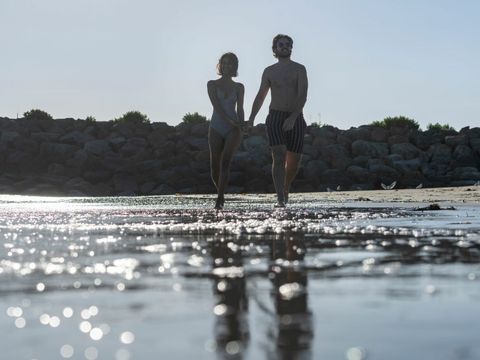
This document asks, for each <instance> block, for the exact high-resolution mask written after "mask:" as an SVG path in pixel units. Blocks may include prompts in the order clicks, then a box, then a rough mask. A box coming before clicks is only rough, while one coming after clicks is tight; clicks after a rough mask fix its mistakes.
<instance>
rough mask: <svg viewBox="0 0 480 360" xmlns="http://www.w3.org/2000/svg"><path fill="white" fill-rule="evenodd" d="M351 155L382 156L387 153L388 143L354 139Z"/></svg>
mask: <svg viewBox="0 0 480 360" xmlns="http://www.w3.org/2000/svg"><path fill="white" fill-rule="evenodd" d="M352 154H353V156H360V155H363V156H368V157H376V158H379V157H383V156H386V155H388V145H387V144H386V143H376V142H371V141H364V140H356V141H354V142H353V143H352Z"/></svg>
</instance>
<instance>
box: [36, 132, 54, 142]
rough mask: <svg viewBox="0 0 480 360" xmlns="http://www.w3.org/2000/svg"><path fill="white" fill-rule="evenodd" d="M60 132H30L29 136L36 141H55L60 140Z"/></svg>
mask: <svg viewBox="0 0 480 360" xmlns="http://www.w3.org/2000/svg"><path fill="white" fill-rule="evenodd" d="M60 136H61V134H60V133H54V132H36V133H32V134H31V135H30V138H31V139H32V140H35V141H37V142H41V143H43V142H47V143H48V142H55V141H60V140H59V139H60Z"/></svg>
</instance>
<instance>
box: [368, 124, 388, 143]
mask: <svg viewBox="0 0 480 360" xmlns="http://www.w3.org/2000/svg"><path fill="white" fill-rule="evenodd" d="M387 138H388V130H387V129H385V128H381V127H372V128H371V130H370V140H371V141H374V142H379V143H384V142H387Z"/></svg>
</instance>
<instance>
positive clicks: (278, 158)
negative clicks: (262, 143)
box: [248, 34, 308, 207]
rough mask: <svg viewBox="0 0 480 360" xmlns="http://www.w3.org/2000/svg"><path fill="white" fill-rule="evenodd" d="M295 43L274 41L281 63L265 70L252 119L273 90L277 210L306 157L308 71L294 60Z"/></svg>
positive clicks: (270, 124)
mask: <svg viewBox="0 0 480 360" xmlns="http://www.w3.org/2000/svg"><path fill="white" fill-rule="evenodd" d="M292 46H293V40H292V38H291V37H290V36H288V35H283V34H279V35H277V36H275V37H274V38H273V43H272V51H273V55H274V56H275V57H276V58H277V60H278V61H277V63H276V64H273V65H271V66H269V67H267V68H266V69H265V70H264V71H263V75H262V82H261V84H260V89H259V90H258V94H257V96H256V97H255V101H254V102H253V106H252V112H251V114H250V118H249V120H248V121H249V124H250V126H253V122H254V120H255V116H256V115H257V113H258V111H259V110H260V108H261V107H262V104H263V101H264V100H265V97H266V96H267V94H268V91H269V90H271V91H272V92H271V98H272V100H271V103H270V107H269V108H270V111H269V114H268V116H267V120H266V121H265V124H266V125H267V135H268V141H269V143H270V147H271V149H272V158H273V164H272V177H273V184H274V185H275V190H276V192H277V204H276V205H275V206H276V207H285V204H286V203H287V201H288V193H289V191H290V186H291V184H292V182H293V179H294V178H295V176H296V175H297V172H298V166H299V163H300V160H301V157H302V151H303V137H304V133H305V128H306V124H305V120H304V119H303V114H302V110H303V106H304V105H305V102H306V101H307V88H308V80H307V71H306V70H305V66H303V65H302V64H299V63H296V62H295V61H292V60H291V59H290V55H291V54H292Z"/></svg>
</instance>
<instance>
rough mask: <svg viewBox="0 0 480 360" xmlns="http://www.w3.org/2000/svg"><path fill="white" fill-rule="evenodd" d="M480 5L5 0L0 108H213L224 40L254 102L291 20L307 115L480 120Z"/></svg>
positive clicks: (1, 7)
mask: <svg viewBox="0 0 480 360" xmlns="http://www.w3.org/2000/svg"><path fill="white" fill-rule="evenodd" d="M479 18H480V1H477V0H401V1H400V0H331V1H328V0H295V1H293V0H255V1H250V0H244V1H231V0H223V1H218V0H172V1H167V0H0V44H1V50H2V51H1V56H0V116H8V117H16V116H17V113H18V114H19V116H21V115H22V114H23V113H24V112H25V111H27V110H30V109H32V108H40V109H43V110H45V111H47V112H49V113H50V114H51V115H52V116H53V117H55V118H60V117H75V118H85V117H86V116H89V115H92V116H94V117H96V118H97V120H99V121H103V120H110V119H113V118H115V117H118V116H120V115H122V114H123V113H125V112H127V111H129V110H139V111H141V112H143V113H145V114H146V115H147V116H148V117H149V118H150V119H151V120H152V121H165V122H168V123H169V124H172V125H174V124H178V123H179V122H180V121H181V119H182V117H183V115H184V114H185V113H187V112H195V111H198V112H199V113H201V114H203V115H206V116H207V117H210V116H211V112H212V108H211V105H210V102H209V100H208V96H207V92H206V83H207V81H208V80H209V79H214V78H216V76H217V75H216V71H215V65H216V63H217V60H218V58H219V56H220V55H221V54H222V53H224V52H226V51H233V52H235V53H236V54H237V55H238V57H239V59H240V68H239V73H240V75H239V77H238V78H237V80H238V81H240V82H242V83H244V85H245V88H246V95H245V108H246V115H247V116H248V114H249V113H250V108H251V105H252V101H253V98H254V97H255V94H256V92H257V90H258V87H259V84H260V76H261V74H262V71H263V69H264V68H265V67H266V66H268V65H270V64H272V63H273V62H275V59H274V58H273V56H272V53H271V41H272V38H273V36H274V35H276V34H277V33H286V34H289V35H290V36H292V37H293V40H294V48H293V55H292V59H293V60H295V61H298V62H300V63H302V64H304V65H305V66H306V68H307V73H308V77H309V94H308V100H307V104H306V106H305V109H304V114H305V119H306V120H307V123H310V122H317V121H319V120H320V121H321V122H322V123H328V124H331V125H334V126H337V127H339V128H343V129H346V128H349V127H350V126H357V125H362V124H367V123H370V122H371V121H374V120H381V119H383V118H384V117H387V116H396V115H405V116H408V117H411V118H414V119H415V120H417V121H418V122H419V123H420V125H421V126H422V127H423V128H425V127H426V125H427V124H428V123H431V122H432V123H435V122H440V123H448V124H450V125H452V126H454V127H456V128H457V129H458V128H461V127H463V126H480V70H479V69H480V66H479V64H480V45H479V44H480V41H479V39H480V25H479V21H478V19H479ZM267 100H268V99H267ZM267 108H268V103H265V104H264V108H263V109H262V111H261V112H260V113H259V115H258V117H257V119H256V122H263V121H264V117H265V115H266V112H267Z"/></svg>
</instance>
